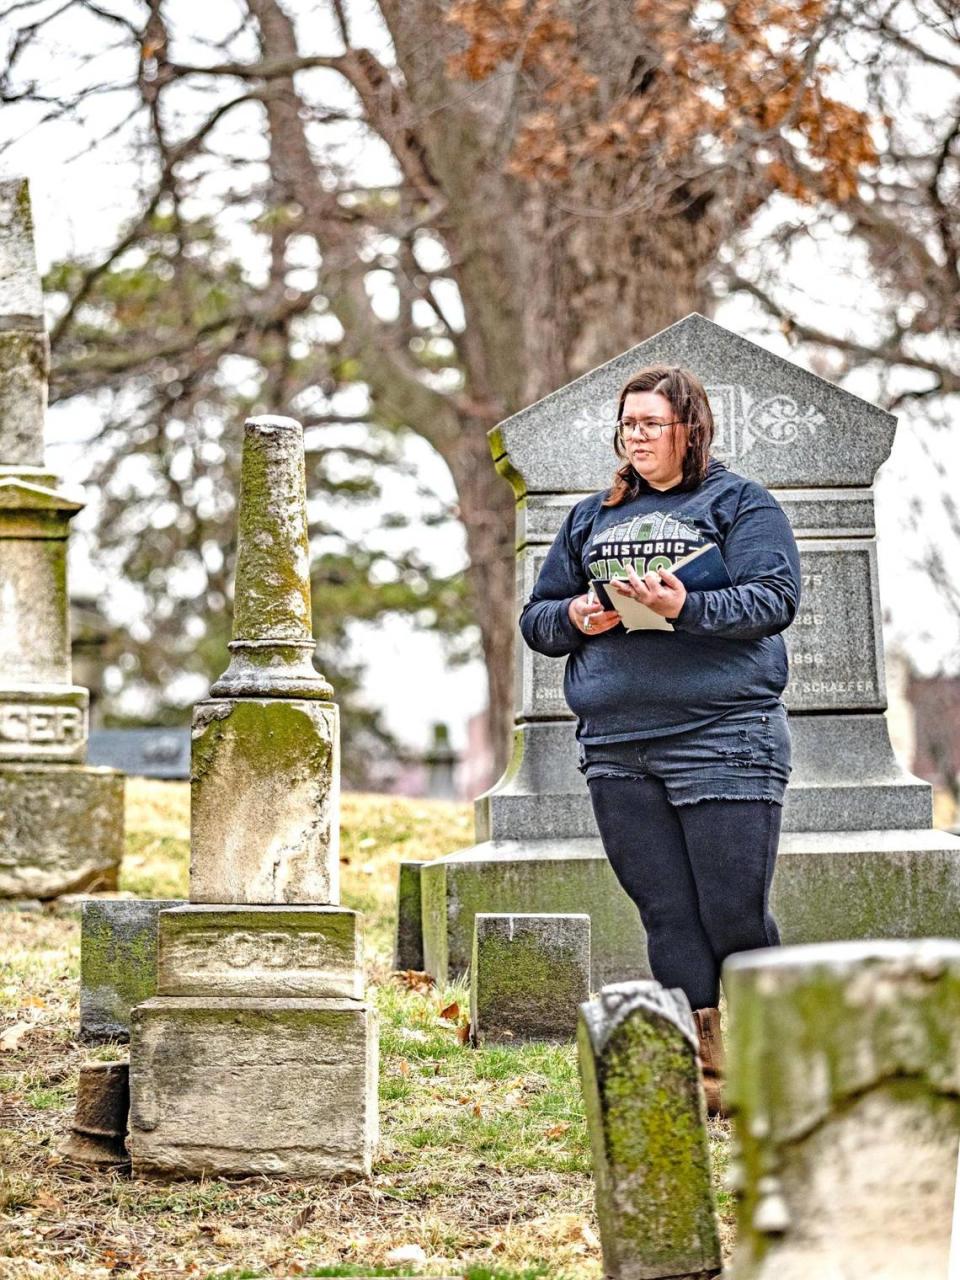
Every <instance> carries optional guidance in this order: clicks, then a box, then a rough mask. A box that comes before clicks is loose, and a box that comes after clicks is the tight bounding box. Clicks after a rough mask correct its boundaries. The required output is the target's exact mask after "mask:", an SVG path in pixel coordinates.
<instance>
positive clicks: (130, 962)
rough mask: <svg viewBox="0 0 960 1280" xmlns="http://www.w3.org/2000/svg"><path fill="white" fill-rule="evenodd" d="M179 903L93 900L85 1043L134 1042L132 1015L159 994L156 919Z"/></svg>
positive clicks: (86, 944) (84, 943)
mask: <svg viewBox="0 0 960 1280" xmlns="http://www.w3.org/2000/svg"><path fill="white" fill-rule="evenodd" d="M183 905H184V903H183V900H182V899H175V898H155V899H143V898H129V899H127V898H118V899H109V898H99V899H97V898H93V899H90V900H89V901H87V902H84V903H83V906H82V908H81V916H80V1039H81V1040H86V1041H92V1042H94V1043H96V1042H99V1041H103V1040H124V1041H125V1040H129V1038H130V1010H131V1009H132V1008H133V1006H134V1005H136V1004H139V1003H140V1002H141V1001H143V1000H149V999H150V997H151V996H153V995H156V991H157V917H158V914H159V912H160V911H161V910H163V909H164V908H169V907H179V906H183Z"/></svg>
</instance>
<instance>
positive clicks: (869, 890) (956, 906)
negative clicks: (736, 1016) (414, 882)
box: [421, 830, 960, 991]
mask: <svg viewBox="0 0 960 1280" xmlns="http://www.w3.org/2000/svg"><path fill="white" fill-rule="evenodd" d="M421 879H422V894H423V931H424V964H425V967H426V969H427V971H428V972H429V973H431V974H433V976H434V977H435V978H437V979H438V981H445V980H447V979H449V978H451V977H453V976H454V975H456V974H461V973H464V972H466V970H467V969H468V968H469V965H470V958H471V951H472V945H473V920H474V916H475V915H476V913H477V912H478V911H479V912H534V913H540V912H552V911H559V912H586V913H587V914H588V915H589V916H590V918H591V924H592V945H591V949H592V958H591V969H592V976H591V984H590V985H591V989H592V990H594V991H597V990H599V989H600V987H602V986H604V985H606V984H608V983H611V982H620V981H625V980H627V979H635V978H646V977H649V967H648V964H647V956H646V942H645V936H644V932H643V927H642V925H641V923H640V917H639V913H638V912H637V910H636V908H635V907H634V905H633V903H632V902H631V901H630V899H629V898H628V897H627V895H626V894H625V893H624V892H623V890H622V889H621V888H620V885H619V884H618V882H617V880H616V877H615V876H614V874H613V871H612V870H611V868H610V865H609V863H608V862H607V859H606V857H605V855H604V853H603V848H602V846H601V844H600V841H599V840H598V839H594V840H589V839H582V840H543V841H527V842H521V841H490V842H487V843H484V844H479V845H474V846H473V847H471V848H469V849H465V850H462V851H460V852H459V853H451V854H447V855H446V857H444V858H438V859H437V860H436V861H434V862H428V863H426V864H425V865H424V867H423V870H422V871H421ZM771 899H772V903H773V909H774V912H775V914H776V916H777V919H778V921H779V923H780V928H781V933H782V935H783V938H784V941H786V942H818V941H827V940H832V939H843V938H874V937H888V938H919V937H927V936H940V937H960V839H958V838H957V837H956V836H952V835H948V834H947V833H946V832H942V831H932V830H904V831H889V830H878V831H835V832H789V833H786V834H785V835H784V836H783V837H782V838H781V841H780V853H779V857H778V859H777V869H776V872H775V875H774V880H773V889H772V895H771Z"/></svg>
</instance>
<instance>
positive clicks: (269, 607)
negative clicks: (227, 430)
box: [233, 429, 311, 640]
mask: <svg viewBox="0 0 960 1280" xmlns="http://www.w3.org/2000/svg"><path fill="white" fill-rule="evenodd" d="M288 435H289V432H287V431H286V430H283V429H278V431H277V433H276V434H273V435H260V434H258V433H256V432H250V431H248V432H247V435H246V437H245V439H244V447H243V470H242V477H241V485H240V505H239V512H238V539H239V540H238V552H237V574H236V582H237V591H236V601H235V605H234V624H233V634H234V637H235V638H237V639H241V638H242V639H247V640H254V639H261V638H270V639H278V638H284V639H296V640H302V639H307V638H309V637H310V635H311V613H310V576H309V570H308V566H309V563H310V548H309V542H308V538H307V508H306V488H305V481H304V465H303V452H302V446H300V447H299V453H298V452H297V451H296V450H295V449H293V448H292V447H291V444H292V442H291V441H289V440H288V439H286V437H287V436H288Z"/></svg>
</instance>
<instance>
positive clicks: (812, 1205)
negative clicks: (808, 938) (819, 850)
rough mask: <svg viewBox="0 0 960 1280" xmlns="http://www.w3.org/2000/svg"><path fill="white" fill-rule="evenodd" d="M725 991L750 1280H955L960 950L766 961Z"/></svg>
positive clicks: (903, 945)
mask: <svg viewBox="0 0 960 1280" xmlns="http://www.w3.org/2000/svg"><path fill="white" fill-rule="evenodd" d="M724 985H725V986H726V989H727V995H728V1000H729V1009H730V1035H729V1041H730V1046H729V1047H730V1054H729V1059H728V1061H729V1079H728V1089H727V1099H728V1102H729V1104H730V1106H731V1109H732V1112H733V1123H734V1134H735V1151H734V1156H733V1161H732V1166H731V1182H732V1184H733V1185H734V1187H735V1189H736V1191H737V1196H738V1231H737V1248H736V1253H735V1256H734V1265H733V1275H734V1277H735V1278H736V1280H807V1277H810V1276H816V1277H817V1278H818V1280H846V1277H848V1276H869V1277H870V1280H932V1278H933V1277H938V1276H947V1275H948V1257H949V1254H950V1238H951V1228H952V1220H953V1211H954V1190H955V1187H956V1182H957V1147H958V1142H960V943H957V942H950V941H930V940H925V941H920V942H848V943H833V944H821V945H817V946H800V947H786V948H783V949H782V950H775V951H760V952H753V953H749V954H744V955H742V956H738V957H734V958H733V959H731V960H729V961H728V962H727V964H726V965H725V966H724ZM951 1274H952V1269H951Z"/></svg>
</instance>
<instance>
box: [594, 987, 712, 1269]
mask: <svg viewBox="0 0 960 1280" xmlns="http://www.w3.org/2000/svg"><path fill="white" fill-rule="evenodd" d="M577 1046H578V1050H579V1057H580V1077H581V1080H582V1083H583V1098H584V1107H585V1110H586V1115H587V1127H588V1129H589V1131H590V1147H591V1151H592V1154H593V1176H594V1187H595V1192H596V1202H597V1220H598V1222H599V1224H600V1240H601V1244H602V1246H603V1264H604V1274H605V1275H606V1276H609V1277H611V1280H660V1278H661V1277H673V1278H674V1280H706V1278H707V1277H708V1276H715V1275H717V1274H718V1273H719V1271H720V1244H719V1240H718V1236H717V1223H716V1214H715V1211H714V1203H713V1187H712V1182H711V1175H710V1154H709V1147H708V1143H707V1116H706V1108H705V1104H704V1099H703V1091H702V1089H701V1086H700V1063H699V1059H698V1056H697V1032H696V1027H695V1026H694V1022H693V1016H692V1014H691V1012H690V1006H689V1004H688V1003H687V1000H686V997H685V996H684V995H683V993H682V992H681V991H667V990H665V989H664V988H663V987H661V986H660V984H659V983H656V982H624V983H616V984H612V985H611V986H608V987H604V989H603V990H602V991H601V992H600V995H599V996H598V997H597V999H595V1000H591V1001H590V1002H589V1003H587V1004H584V1005H583V1006H581V1009H580V1024H579V1028H578V1032H577Z"/></svg>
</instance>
